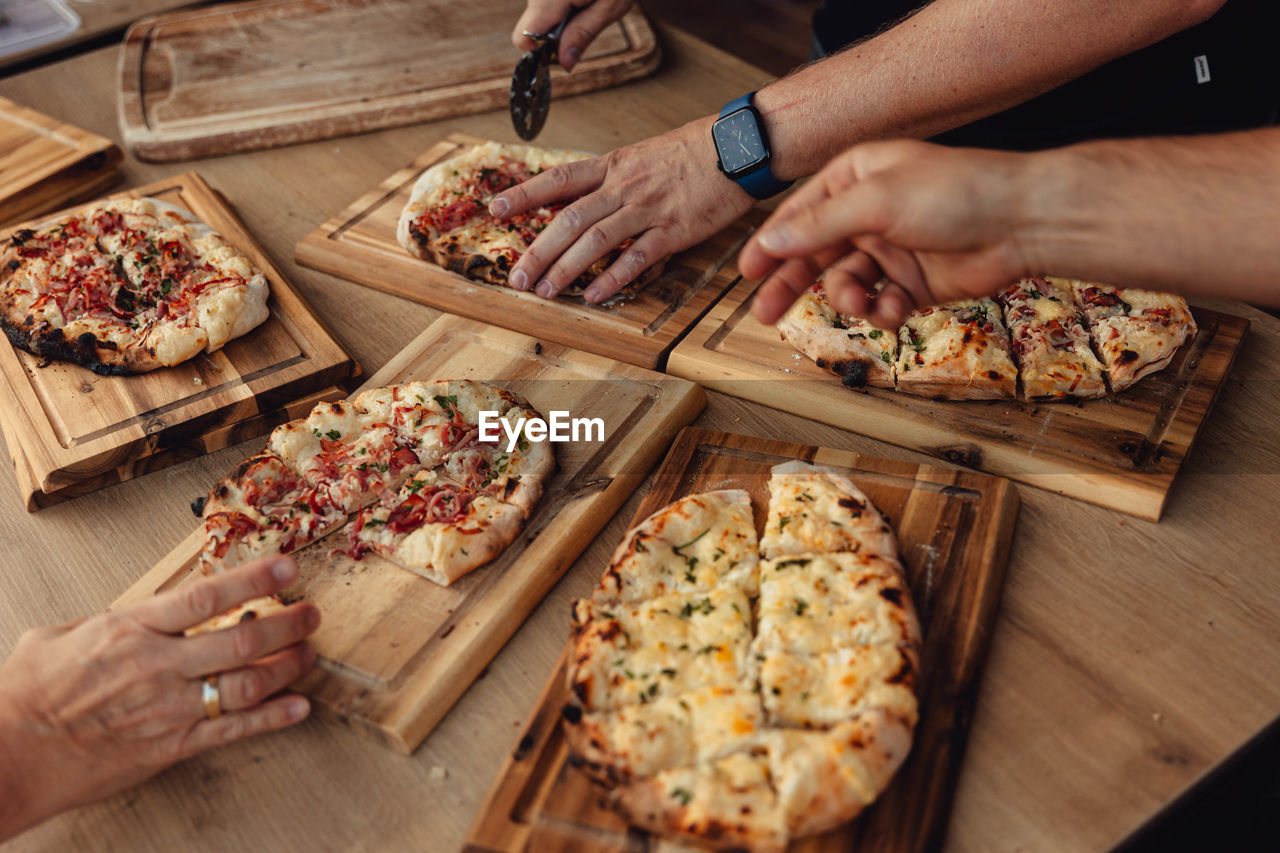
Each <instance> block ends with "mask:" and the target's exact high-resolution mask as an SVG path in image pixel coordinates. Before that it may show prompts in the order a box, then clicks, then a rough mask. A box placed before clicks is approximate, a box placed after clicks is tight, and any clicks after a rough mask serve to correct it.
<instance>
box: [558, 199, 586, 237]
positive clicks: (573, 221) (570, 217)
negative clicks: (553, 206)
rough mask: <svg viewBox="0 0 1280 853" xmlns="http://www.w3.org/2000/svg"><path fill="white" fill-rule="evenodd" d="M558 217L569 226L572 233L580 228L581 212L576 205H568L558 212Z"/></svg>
mask: <svg viewBox="0 0 1280 853" xmlns="http://www.w3.org/2000/svg"><path fill="white" fill-rule="evenodd" d="M560 216H561V217H562V218H563V219H564V224H565V225H567V226H569V228H570V229H571V230H573V231H577V230H578V229H580V228H581V227H582V211H581V210H580V209H579V208H578V207H577V205H570V206H569V207H566V208H565V209H564V210H562V211H560Z"/></svg>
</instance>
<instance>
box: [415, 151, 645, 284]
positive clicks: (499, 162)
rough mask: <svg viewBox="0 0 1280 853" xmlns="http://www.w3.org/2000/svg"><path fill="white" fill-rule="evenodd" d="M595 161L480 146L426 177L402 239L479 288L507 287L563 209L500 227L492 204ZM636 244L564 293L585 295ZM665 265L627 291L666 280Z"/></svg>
mask: <svg viewBox="0 0 1280 853" xmlns="http://www.w3.org/2000/svg"><path fill="white" fill-rule="evenodd" d="M591 156H592V155H590V154H585V153H582V152H580V151H562V150H556V149H549V148H537V147H534V146H531V145H504V144H501V143H497V142H485V143H482V144H480V145H476V146H474V147H472V148H470V149H468V150H466V151H464V152H462V153H461V154H459V155H458V156H456V157H453V158H451V159H449V160H445V161H443V162H441V163H437V164H436V165H434V166H432V167H430V168H428V169H427V170H426V171H424V172H423V173H422V175H421V177H419V178H418V180H417V182H416V183H415V184H414V186H413V190H412V191H411V193H410V197H409V202H408V204H406V205H405V208H404V211H403V212H402V213H401V214H400V220H399V223H398V225H397V228H396V236H397V239H398V240H399V241H400V245H402V246H404V248H405V249H406V250H407V251H408V252H409V253H410V254H412V255H414V256H416V257H419V258H422V259H423V260H427V261H431V262H432V263H435V264H437V265H439V266H441V267H444V268H445V269H447V270H451V271H453V272H456V273H459V274H461V275H464V276H466V277H467V278H471V279H475V280H476V281H483V282H488V283H489V284H497V285H503V286H505V285H506V284H507V274H508V273H509V272H510V271H511V269H512V267H513V266H515V263H516V261H517V260H519V259H520V256H521V255H523V254H524V253H525V252H526V251H528V249H529V246H530V245H532V244H533V241H534V240H535V239H536V238H537V236H538V235H539V234H540V233H542V231H543V230H544V229H545V228H546V227H547V225H549V224H550V223H551V220H552V219H553V218H554V217H555V216H556V214H557V213H559V212H560V210H562V209H563V208H564V205H563V204H553V205H548V206H546V207H539V208H537V209H535V210H530V211H527V212H525V213H521V214H517V215H515V216H511V217H508V218H506V219H498V218H497V217H495V216H493V215H492V214H490V213H489V202H491V201H493V198H494V196H496V195H497V194H498V193H500V192H502V191H503V190H506V189H510V188H511V187H513V186H515V185H516V184H519V183H522V182H524V181H526V180H528V179H529V178H531V177H533V176H534V175H536V174H539V173H540V172H542V171H544V170H546V169H549V168H551V167H553V166H558V165H562V164H565V163H572V162H575V161H577V160H586V159H590V158H591ZM631 243H632V241H631V240H627V241H625V242H624V243H623V244H622V245H621V246H619V247H618V248H616V249H612V250H610V251H607V252H604V253H602V256H601V257H600V258H598V259H597V260H596V261H595V263H593V264H592V265H591V267H590V268H589V269H588V270H587V271H586V272H584V273H583V274H582V275H581V276H579V277H578V278H577V280H575V281H574V282H572V283H571V284H570V285H569V287H568V288H566V289H565V290H564V291H563V293H564V294H580V293H582V292H583V291H584V290H585V289H586V287H587V285H588V284H590V283H591V281H592V280H594V279H595V278H596V277H597V276H599V275H600V274H601V273H603V272H604V271H605V270H606V269H608V268H609V266H610V265H611V264H612V263H613V261H614V260H615V259H616V258H617V257H618V256H619V255H620V254H621V253H622V252H623V251H625V250H626V248H627V247H628V246H629V245H630V244H631ZM664 263H665V261H659V262H657V263H655V264H653V265H651V266H649V267H648V269H646V270H645V271H644V272H643V273H641V274H640V275H639V276H638V277H637V278H636V280H635V281H634V282H633V283H632V284H631V285H629V286H628V287H627V288H626V289H627V290H628V291H635V290H639V289H640V288H642V287H644V286H645V285H646V284H648V283H649V282H650V281H652V280H653V279H655V278H657V276H658V275H659V274H661V272H662V269H663V266H664Z"/></svg>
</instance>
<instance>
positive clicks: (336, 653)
mask: <svg viewBox="0 0 1280 853" xmlns="http://www.w3.org/2000/svg"><path fill="white" fill-rule="evenodd" d="M455 378H456V379H478V380H483V381H486V382H493V383H494V384H496V385H499V386H501V387H503V388H506V389H508V390H510V391H513V392H515V393H517V394H520V395H522V396H523V397H525V399H527V400H528V401H529V402H530V403H531V404H532V405H533V407H534V408H535V409H537V410H538V411H539V412H541V413H542V414H543V415H544V416H545V415H548V414H549V413H550V412H552V411H554V410H563V411H568V412H570V413H571V416H572V417H575V418H578V417H585V418H597V417H598V418H603V419H604V422H605V436H604V441H603V442H600V443H595V442H585V441H584V442H574V443H568V444H557V445H555V450H556V458H557V461H558V463H559V471H558V473H557V474H556V475H555V476H554V477H553V478H552V479H551V481H550V482H549V483H548V484H547V488H546V492H545V494H544V495H543V497H542V500H541V502H540V503H539V504H538V506H537V508H536V509H535V511H534V515H533V516H532V517H531V518H530V519H529V521H528V523H527V524H526V526H525V529H524V532H523V533H522V534H521V536H520V538H519V539H517V540H516V542H515V543H513V544H512V545H511V547H509V548H508V549H507V550H506V552H505V553H503V554H502V555H501V556H500V557H499V558H498V559H497V560H495V561H494V562H493V563H490V564H489V565H487V566H483V567H481V568H479V569H477V570H476V571H474V572H472V573H471V574H469V575H467V576H466V577H464V578H462V579H461V580H459V581H458V582H457V583H454V584H453V585H452V586H449V587H442V586H437V585H436V584H434V583H432V582H431V581H429V580H426V579H425V578H422V577H419V576H418V575H416V574H413V573H411V572H407V571H405V570H403V569H401V568H398V567H397V566H394V565H392V564H391V563H388V562H386V561H384V560H382V559H381V558H380V557H378V556H377V555H376V554H367V555H365V557H364V558H363V559H362V560H359V561H355V560H352V559H351V558H350V557H347V556H345V555H341V554H339V555H335V556H330V555H329V551H330V550H331V549H332V548H333V543H332V542H331V541H329V540H321V541H320V542H317V543H315V544H313V545H312V546H310V547H308V548H304V549H303V550H301V551H299V552H297V554H296V556H297V558H298V562H299V564H300V565H301V567H302V577H301V579H300V580H299V581H298V582H297V583H296V584H295V585H294V586H293V587H291V588H290V589H289V590H288V593H287V594H289V595H300V596H302V597H305V598H306V599H308V600H309V601H312V602H314V603H315V604H316V605H317V606H318V607H319V608H320V610H321V613H322V614H323V617H324V621H323V622H322V624H321V626H320V629H319V631H317V633H316V634H315V636H314V637H313V638H312V642H313V645H314V646H315V648H316V651H317V652H318V653H319V662H318V664H317V666H316V668H315V669H313V670H312V672H311V673H310V674H309V675H308V676H307V677H306V678H305V679H304V680H303V681H302V682H301V683H299V684H298V685H295V686H296V687H297V689H299V690H301V691H302V692H304V693H307V694H308V695H310V696H311V697H312V698H313V699H315V700H317V701H318V702H319V704H320V706H321V707H322V709H323V710H324V711H326V712H327V713H328V714H329V715H330V716H333V717H336V718H337V719H339V720H341V721H342V722H344V723H347V724H349V725H351V726H352V727H353V728H355V729H357V730H359V731H362V732H365V733H367V734H371V735H373V736H374V737H375V738H377V739H379V740H380V741H382V742H383V743H385V744H387V745H389V746H391V747H392V748H394V749H397V750H399V751H401V752H406V753H408V752H412V751H413V750H414V749H415V748H416V747H417V746H418V744H419V743H421V742H422V740H423V738H425V737H426V736H427V734H428V733H429V732H430V731H431V729H432V728H433V727H434V726H435V724H436V723H437V722H439V720H440V719H441V718H442V717H443V716H444V715H445V713H446V712H447V711H448V710H449V708H450V707H451V706H452V705H453V703H454V702H455V701H457V699H458V697H460V696H461V695H462V694H463V692H464V691H465V690H466V689H467V687H468V686H470V684H471V682H472V681H474V680H475V679H476V678H477V677H478V676H479V674H480V672H481V671H482V670H483V669H484V667H485V666H486V665H487V664H488V663H489V661H490V660H491V659H492V658H493V656H494V655H495V654H497V653H498V650H499V649H500V648H502V645H503V643H505V642H506V641H507V639H508V638H509V637H510V636H511V635H512V634H513V633H515V631H516V629H517V628H518V627H519V626H520V623H521V622H523V621H524V618H525V617H526V616H527V615H528V614H529V613H530V611H532V610H533V608H534V607H535V606H536V605H537V604H538V602H539V601H541V600H542V597H543V596H544V595H545V594H546V593H547V591H548V590H549V589H551V587H552V585H553V584H555V582H556V581H557V580H558V579H559V578H560V576H561V575H562V574H564V572H565V570H566V569H568V567H569V566H571V565H572V564H573V562H574V560H576V559H577V558H578V555H579V554H581V553H582V551H583V549H585V548H586V547H587V545H588V544H589V543H590V542H591V540H592V539H593V538H594V537H595V535H596V533H598V532H599V531H600V529H601V528H602V527H604V525H605V524H606V523H607V522H608V521H609V519H610V518H611V517H612V516H613V514H614V512H616V511H617V509H618V507H620V506H621V505H622V504H623V502H624V501H626V499H627V498H628V497H629V496H630V494H631V492H632V491H633V490H634V489H635V488H636V486H638V485H639V484H640V482H641V480H643V479H644V477H645V475H646V474H647V473H648V472H649V470H650V469H651V468H652V467H653V466H654V465H655V464H657V462H658V460H659V459H660V458H661V456H662V452H663V451H664V450H666V448H667V447H669V446H670V444H671V440H672V438H673V437H674V436H675V434H676V433H677V432H678V431H679V429H680V428H681V427H682V426H684V425H685V424H687V423H689V422H690V421H692V420H693V419H694V418H695V417H697V415H698V413H699V412H700V411H701V410H702V407H703V406H704V405H705V403H706V397H705V395H704V394H703V392H702V389H701V388H699V387H698V386H697V385H694V384H693V383H692V382H687V381H685V380H682V379H674V378H671V377H667V376H663V375H661V374H658V373H652V372H650V371H647V370H640V369H638V368H634V367H630V366H628V365H624V364H619V363H618V362H616V361H611V360H609V359H606V358H601V357H599V356H594V355H587V354H585V353H580V352H575V351H574V350H571V349H569V348H567V347H563V346H559V345H557V344H553V343H551V342H549V341H539V340H537V339H535V338H531V337H527V336H525V335H520V334H516V333H515V332H509V331H506V330H504V329H498V328H494V327H492V326H486V325H484V324H483V323H478V322H475V321H473V320H466V319H463V318H461V317H453V316H450V315H447V314H446V315H444V316H442V317H440V318H439V319H437V320H436V321H435V322H434V323H432V324H431V325H430V326H428V327H427V330H426V331H425V332H423V333H422V334H421V335H420V336H419V337H418V338H417V339H416V340H415V341H414V342H413V343H411V344H410V345H409V346H408V347H407V348H405V350H404V351H403V352H401V353H400V354H399V355H398V356H396V357H395V358H394V359H392V360H391V361H390V362H389V363H388V364H387V365H386V366H385V367H383V368H382V369H381V370H379V371H378V372H377V373H376V374H375V375H374V376H373V377H372V378H371V379H370V380H369V381H368V382H367V383H366V384H365V387H370V388H371V387H378V386H382V385H390V384H394V383H397V382H404V381H407V380H410V379H455ZM210 485H212V484H210ZM192 497H193V498H194V497H196V496H195V495H192ZM202 532H203V531H202V530H197V531H196V532H194V533H192V534H191V536H189V537H187V538H186V539H185V540H184V541H183V542H182V543H181V544H180V545H178V547H176V548H175V549H174V550H173V551H172V552H170V553H169V554H168V555H167V556H166V557H165V558H164V559H162V560H161V561H160V562H159V563H158V564H156V566H155V568H153V569H152V570H151V571H150V572H148V573H147V574H146V575H145V576H144V577H143V578H142V579H141V580H139V581H138V582H137V583H136V584H134V585H133V586H132V587H131V588H130V589H129V591H128V592H126V593H125V594H124V595H123V596H121V598H120V599H119V600H118V601H116V603H115V604H114V605H113V606H119V605H120V604H123V603H125V602H127V601H134V600H137V599H139V598H142V597H144V596H148V595H152V594H154V593H156V592H157V591H160V590H163V589H170V588H173V587H174V586H177V585H179V584H181V583H183V582H185V581H187V580H188V579H189V578H191V577H193V576H194V575H195V574H196V573H197V572H198V569H197V568H196V565H195V558H196V554H197V552H198V551H199V549H200V542H201V536H202ZM337 535H339V536H341V535H342V534H341V533H338V534H337Z"/></svg>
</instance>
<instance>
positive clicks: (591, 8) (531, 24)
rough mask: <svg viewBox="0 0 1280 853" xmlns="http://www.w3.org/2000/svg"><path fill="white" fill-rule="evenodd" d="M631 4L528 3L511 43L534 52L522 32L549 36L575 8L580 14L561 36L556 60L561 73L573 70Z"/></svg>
mask: <svg viewBox="0 0 1280 853" xmlns="http://www.w3.org/2000/svg"><path fill="white" fill-rule="evenodd" d="M634 5H635V0H529V5H528V6H526V7H525V10H524V14H523V15H521V16H520V20H519V21H517V22H516V28H515V30H514V31H513V32H512V33H511V43H512V44H514V45H515V46H516V47H518V48H520V49H521V50H533V48H534V47H535V45H534V43H533V39H531V38H529V37H528V36H526V35H524V32H525V31H526V30H528V31H529V32H531V33H549V32H551V31H552V30H554V29H555V28H556V26H557V25H558V24H559V23H560V22H561V21H563V20H564V16H565V15H567V14H569V10H570V9H571V8H573V7H574V6H577V7H579V8H581V9H582V11H581V12H579V13H578V14H577V15H574V17H573V20H572V21H570V22H569V25H568V26H567V27H565V28H564V32H563V33H561V35H560V56H559V57H558V59H559V60H560V65H562V66H563V67H564V70H565V71H572V70H573V66H575V65H577V64H578V60H579V59H581V58H582V54H583V53H585V52H586V50H587V46H588V45H589V44H591V42H593V41H595V38H596V36H598V35H600V33H601V32H603V31H604V29H605V28H606V27H608V26H609V25H610V24H612V23H613V22H615V21H618V20H620V19H621V18H622V16H623V15H625V14H627V12H629V11H630V10H631V7H632V6H634Z"/></svg>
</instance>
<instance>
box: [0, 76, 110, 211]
mask: <svg viewBox="0 0 1280 853" xmlns="http://www.w3.org/2000/svg"><path fill="white" fill-rule="evenodd" d="M120 159H121V155H120V149H119V148H117V147H116V145H115V143H114V142H112V141H111V140H110V139H106V138H104V137H101V136H98V135H97V134H94V133H89V132H88V131H87V130H81V129H80V128H78V127H75V126H73V125H69V124H66V123H64V122H60V121H58V120H57V119H55V118H51V117H49V116H47V115H45V114H44V113H40V112H36V111H35V110H32V109H28V108H27V107H24V106H22V105H20V104H16V103H14V102H13V101H10V100H8V99H7V98H0V225H3V224H5V223H7V222H13V221H15V220H17V219H26V218H29V217H32V216H38V215H40V214H41V213H44V212H45V211H47V210H53V209H54V208H57V207H62V206H63V205H67V204H71V203H72V202H74V201H76V200H77V199H89V198H92V197H94V196H96V195H98V194H100V193H102V192H103V191H104V190H106V189H107V188H108V187H110V186H112V185H113V184H115V183H116V182H117V181H119V180H120V173H119V172H118V171H117V170H116V165H117V164H118V163H119V162H120Z"/></svg>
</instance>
